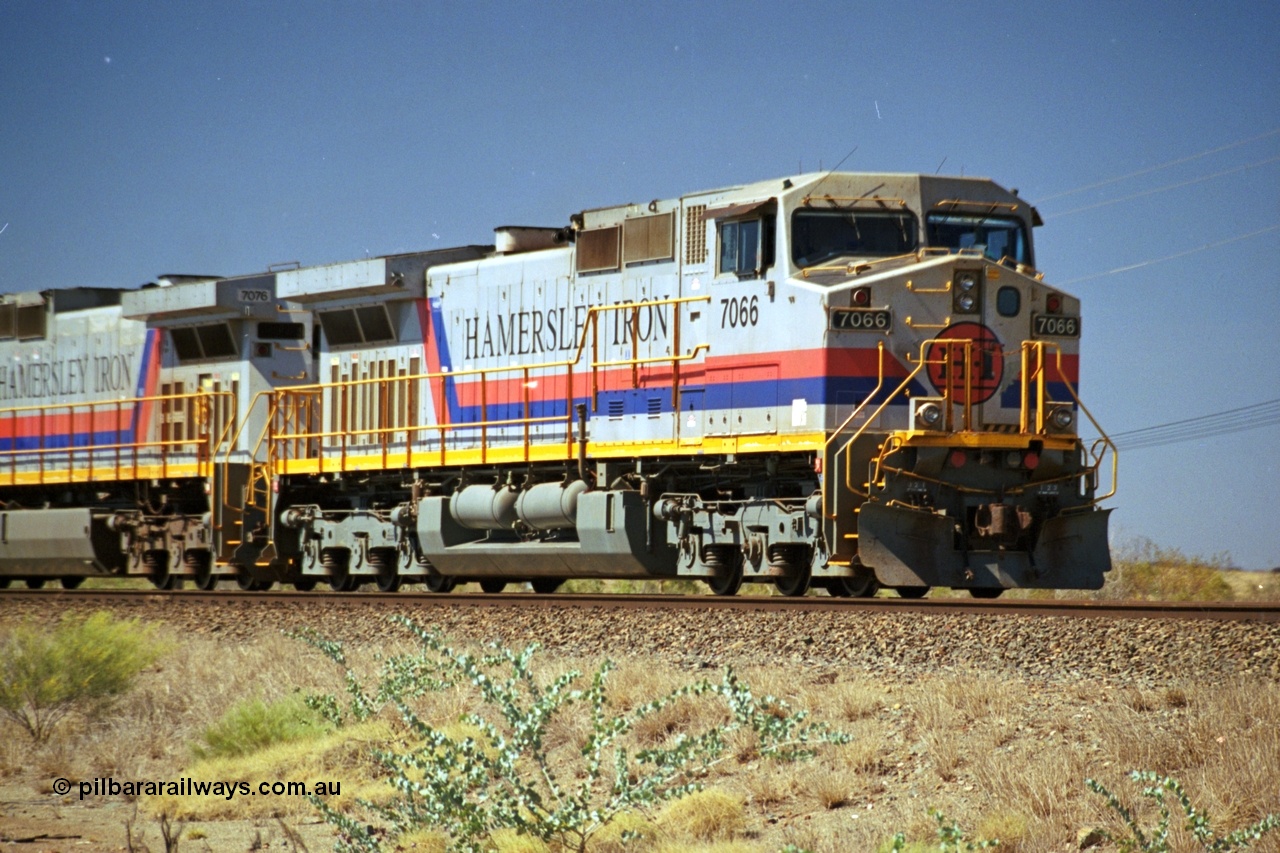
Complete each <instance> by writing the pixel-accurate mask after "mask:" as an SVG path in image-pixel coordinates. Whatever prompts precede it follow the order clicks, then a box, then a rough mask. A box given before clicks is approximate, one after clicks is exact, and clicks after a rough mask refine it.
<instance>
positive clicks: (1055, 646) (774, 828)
mask: <svg viewBox="0 0 1280 853" xmlns="http://www.w3.org/2000/svg"><path fill="white" fill-rule="evenodd" d="M153 601H154V599H153ZM96 609H102V608H101V606H99V605H93V604H92V603H91V602H85V603H81V602H74V603H67V602H61V603H60V604H59V606H58V607H57V608H50V606H49V605H48V604H46V603H44V602H40V601H30V600H26V601H15V600H9V601H6V600H4V598H3V597H2V596H0V629H2V628H4V627H6V626H8V625H11V624H13V623H14V622H15V621H17V620H21V619H24V618H28V617H31V618H36V619H40V620H52V619H54V618H56V617H57V616H58V615H59V614H61V613H62V612H65V611H67V610H70V611H77V610H78V611H82V612H88V611H90V610H96ZM108 609H112V610H114V611H115V612H116V613H117V615H119V616H121V617H131V616H141V617H143V618H144V619H147V620H157V621H161V622H164V623H167V624H168V625H170V626H171V627H172V628H173V629H174V632H175V633H176V634H177V635H178V636H183V635H189V634H201V635H205V636H207V637H210V638H212V639H214V640H215V641H216V642H217V644H218V646H219V647H224V648H228V649H233V648H236V647H243V646H246V645H251V644H253V643H254V642H255V641H261V640H262V638H264V637H267V636H270V635H272V634H275V633H277V632H280V631H288V630H296V629H301V628H310V629H314V630H315V631H316V632H318V633H319V634H320V635H321V636H322V637H325V638H327V639H332V640H339V641H343V642H344V643H348V644H350V645H351V648H352V650H353V652H355V653H356V654H358V655H365V654H369V650H370V649H374V650H376V649H380V648H386V647H390V646H391V645H393V644H394V645H397V646H402V644H403V641H404V640H405V639H406V635H405V633H404V631H403V629H402V628H400V627H399V626H397V625H394V624H391V623H390V622H389V621H388V616H390V615H392V614H403V615H406V616H409V617H411V618H413V619H415V620H416V621H418V622H419V623H420V624H423V625H426V626H429V627H431V628H433V629H435V630H437V631H439V632H441V633H443V634H444V635H445V636H446V637H448V638H449V639H450V640H451V641H454V642H462V643H467V642H498V643H501V644H504V645H507V646H514V647H521V646H523V645H525V644H528V643H531V642H537V643H539V644H540V645H541V646H542V648H543V649H544V652H543V654H542V655H540V657H541V658H542V659H544V660H545V659H547V658H561V657H565V658H575V659H582V658H588V659H598V658H600V657H610V658H613V659H615V660H619V661H621V660H624V659H632V660H644V661H653V662H654V663H656V664H662V665H666V666H672V667H676V668H679V669H683V670H718V669H720V668H721V667H723V666H726V665H732V666H734V667H736V668H739V669H748V668H756V667H764V668H769V669H773V668H776V667H782V668H783V669H787V668H793V669H795V670H796V676H797V683H799V682H803V683H807V684H813V683H819V684H822V683H831V681H833V680H835V679H836V678H837V677H838V678H839V680H841V681H843V680H845V679H849V678H855V679H856V678H870V679H874V680H875V681H876V683H880V684H884V685H885V686H886V693H887V692H888V691H889V690H892V691H893V698H886V699H885V704H884V705H883V706H882V707H880V709H879V710H878V711H877V712H876V716H875V717H874V721H875V723H876V724H877V725H883V726H884V727H885V728H884V729H883V731H884V732H886V733H887V735H886V740H885V746H884V748H885V750H886V753H885V755H884V756H883V757H882V759H881V763H882V764H883V765H884V767H883V768H882V770H881V775H880V776H878V777H877V780H876V781H875V782H874V785H875V787H874V788H873V789H872V793H874V796H873V797H871V799H874V801H875V803H876V804H878V806H879V808H881V809H891V808H901V809H903V811H902V812H901V813H900V814H902V815H909V814H913V813H915V812H920V813H923V811H924V807H925V805H927V804H929V803H931V802H938V801H944V800H943V798H944V797H945V796H949V794H948V792H949V791H951V792H954V791H955V790H957V789H958V790H959V791H960V796H961V797H964V796H973V794H972V793H969V794H965V793H964V792H973V791H974V789H975V782H980V780H974V779H972V778H969V777H968V776H967V775H966V774H965V772H964V770H963V769H962V770H961V771H960V772H959V775H958V776H957V778H956V779H955V780H954V781H953V782H949V783H944V782H940V781H939V779H938V774H937V771H936V770H935V769H934V767H935V766H936V758H935V757H934V756H933V755H932V753H931V748H929V747H926V746H922V745H921V744H920V742H918V741H917V740H916V739H918V738H919V737H920V733H919V732H918V731H916V732H915V733H914V734H912V733H911V732H910V731H908V730H906V729H904V730H903V731H901V732H899V731H898V729H897V728H894V726H899V725H900V724H899V723H897V722H895V720H896V719H897V717H898V715H900V714H902V713H905V711H902V710H899V704H898V703H899V702H901V701H904V700H903V699H899V698H897V697H898V696H899V695H906V696H913V695H919V694H920V692H921V691H924V692H925V693H928V692H929V691H931V690H932V689H934V688H933V685H935V684H937V685H942V684H943V682H945V681H946V680H947V679H948V677H951V676H955V677H961V678H963V677H965V676H976V677H978V678H980V679H987V680H991V681H994V682H998V683H1007V684H1010V685H1020V687H1019V688H1017V689H1020V690H1021V691H1022V693H1023V694H1025V695H1026V696H1027V697H1028V705H1027V708H1026V709H1025V710H1018V711H1017V712H1016V714H1012V715H1011V716H1010V721H1009V726H1008V727H1009V728H1010V731H1011V734H1010V735H1009V736H1008V737H1009V738H1010V739H1011V743H1010V744H1009V745H1008V746H1006V747H1003V748H1004V749H1009V750H1024V749H1025V750H1026V756H1027V760H1029V761H1034V760H1036V759H1035V755H1036V752H1035V748H1036V747H1035V744H1037V743H1039V742H1041V741H1042V739H1043V738H1045V737H1049V738H1052V737H1054V736H1055V732H1051V731H1047V732H1041V731H1039V729H1038V728H1037V726H1039V724H1040V722H1039V721H1040V720H1041V719H1042V718H1043V719H1061V718H1062V717H1063V715H1064V714H1066V715H1071V714H1074V715H1076V716H1080V715H1082V714H1087V713H1091V712H1092V711H1093V710H1097V708H1101V707H1103V706H1101V705H1100V706H1097V708H1095V706H1093V705H1092V704H1091V701H1090V700H1089V699H1086V698H1083V697H1084V696H1086V695H1094V694H1097V695H1101V694H1102V693H1103V692H1117V693H1124V692H1132V691H1133V690H1134V689H1138V690H1155V691H1159V690H1160V689H1161V688H1163V687H1166V686H1167V685H1170V684H1177V683H1185V682H1187V681H1188V680H1194V681H1195V682H1197V683H1199V684H1206V685H1213V684H1215V683H1225V682H1229V681H1235V682H1239V681H1242V680H1243V681H1251V682H1264V683H1277V682H1280V625H1277V624H1264V623H1243V622H1242V623H1231V622H1197V621H1185V620H1165V619H1152V620H1117V619H1101V618H1068V617H1052V618H1040V617H1009V616H998V617H997V616H974V615H937V616H935V615H924V614H901V613H898V614H876V613H865V612H845V613H833V612H821V613H813V612H808V613H805V612H797V613H787V612H749V613H747V612H731V611H726V610H721V609H706V610H670V611H653V610H642V611H634V612H624V611H620V610H616V609H604V608H599V609H596V608H518V609H517V608H499V607H489V606H486V607H475V606H457V607H440V606H420V605H415V604H413V603H412V602H410V601H409V600H408V599H406V601H405V602H404V603H403V604H400V603H397V604H395V605H394V606H381V607H378V606H374V607H371V606H368V605H363V604H357V603H354V602H344V603H334V602H332V601H330V600H326V601H324V602H323V604H321V602H320V600H319V599H317V604H316V606H308V605H305V604H304V605H300V604H298V603H296V602H289V603H276V602H271V601H269V600H263V599H253V598H251V597H246V599H245V600H244V601H243V602H235V603H233V604H229V605H218V606H209V605H207V604H198V603H195V602H184V601H182V600H181V598H180V597H178V598H170V599H166V600H164V601H163V602H160V603H156V604H138V603H116V604H113V605H111V606H110V607H109V608H108ZM912 685H914V686H912ZM1112 688H1115V691H1112V690H1111V689H1112ZM1059 709H1067V710H1066V711H1063V712H1062V713H1057V711H1058V710H1059ZM1152 713H1155V714H1159V715H1169V716H1170V721H1169V723H1168V725H1169V726H1170V727H1171V729H1173V730H1178V729H1179V728H1180V727H1182V726H1183V725H1184V724H1183V723H1181V722H1179V720H1180V718H1178V717H1177V713H1178V712H1177V711H1169V710H1158V711H1154V712H1152ZM899 741H901V742H899ZM1218 742H1219V743H1221V739H1219V741H1218ZM934 746H935V747H936V746H937V744H934ZM965 748H968V747H965ZM962 766H963V765H962ZM1104 766H1105V765H1104ZM45 775H47V774H45ZM39 780H40V773H39V772H36V771H33V773H32V774H31V779H26V778H25V777H21V778H15V779H12V780H10V781H9V782H8V783H7V784H0V829H4V828H5V827H4V824H5V819H4V815H5V813H6V811H8V813H9V815H10V818H11V819H14V818H18V817H19V816H20V815H21V820H20V821H15V823H14V825H13V826H12V827H11V828H13V829H18V828H19V824H20V827H21V829H22V830H23V831H25V832H27V833H28V834H29V835H35V834H38V833H49V834H52V835H53V836H54V837H55V838H56V836H58V835H63V836H68V835H70V836H72V837H73V838H75V839H76V840H70V839H68V840H66V841H61V842H58V841H55V840H53V839H52V838H51V839H49V841H47V842H44V843H41V842H36V843H25V844H13V845H12V846H10V845H8V844H5V843H4V842H3V838H4V837H5V835H6V833H5V832H0V850H8V849H14V850H17V849H21V850H23V851H24V853H26V851H37V850H39V851H44V850H67V849H85V848H84V847H78V848H76V847H75V845H77V844H81V845H82V844H84V843H85V841H84V840H83V839H87V838H97V839H99V840H100V841H101V840H105V839H108V838H109V839H112V841H113V842H114V840H115V839H116V838H117V837H118V836H119V835H120V826H121V825H122V821H123V819H124V817H127V814H126V813H125V811H124V809H125V806H124V804H116V803H106V804H105V805H106V806H107V807H105V808H101V809H98V810H96V811H95V810H88V809H84V808H75V807H74V805H71V806H58V805H56V804H54V803H50V802H49V799H48V796H47V794H42V793H33V789H32V788H31V786H32V785H33V784H35V783H38V782H39ZM871 799H869V800H867V801H866V802H864V804H863V805H862V806H856V805H852V806H849V807H845V808H841V809H836V810H834V811H830V810H822V809H819V810H818V811H816V812H803V813H800V812H797V813H796V814H784V815H781V816H779V815H772V814H763V815H757V816H755V817H753V818H752V820H753V821H755V824H753V825H757V824H758V829H759V831H760V832H761V833H762V834H761V836H760V837H761V839H762V840H772V839H774V838H775V837H776V838H792V837H795V836H794V835H786V834H784V831H785V832H790V833H795V832H799V831H807V832H808V833H809V835H808V836H806V835H803V834H802V835H801V836H800V837H801V838H805V837H814V838H822V837H824V836H825V835H829V834H830V833H832V832H835V831H837V830H838V828H839V827H841V826H849V825H852V824H851V823H850V821H855V822H856V821H857V820H858V818H859V814H865V816H866V818H867V819H869V817H870V814H871V809H872V805H871ZM828 808H830V807H828ZM1270 810H1277V809H1270ZM895 814H898V813H895ZM895 819H898V820H903V818H901V817H897V818H895ZM841 821H843V823H841ZM226 823H227V825H226V826H216V827H215V826H214V825H212V824H209V825H206V828H207V829H208V831H209V832H210V833H214V834H211V835H210V836H209V841H208V842H207V843H206V844H205V845H204V847H203V848H202V847H200V846H199V845H197V846H196V848H195V849H209V848H210V846H212V849H250V848H253V849H257V847H256V846H255V843H254V841H253V839H254V838H255V837H257V836H261V835H263V834H264V833H270V832H271V831H273V827H272V826H270V825H267V826H259V825H257V824H252V823H248V822H246V823H245V824H244V825H243V826H233V825H232V824H233V823H234V822H226ZM805 827H812V828H811V829H807V830H806V829H805ZM301 828H302V829H304V830H305V831H306V832H307V833H308V834H309V835H311V834H312V833H316V834H314V835H311V841H312V844H313V846H312V848H311V849H313V850H320V849H326V848H328V847H329V844H330V842H328V841H327V840H326V834H325V833H324V832H323V831H322V830H323V828H322V827H319V826H314V827H312V826H306V827H301ZM840 831H844V830H840ZM222 833H229V834H227V835H223V834H222ZM8 837H9V838H14V837H17V836H15V835H13V834H9V835H8ZM278 844H279V841H277V844H273V848H274V847H275V846H278ZM778 846H780V844H779V845H774V846H773V847H769V846H768V845H767V844H766V845H765V846H764V847H763V848H762V849H777V847H778ZM184 847H185V845H184ZM104 849H120V847H119V846H117V844H116V843H112V844H108V845H104ZM153 849H155V848H154V847H153ZM814 849H822V850H826V849H828V848H826V847H823V846H822V845H821V844H818V845H816V846H815V847H814ZM1016 849H1018V850H1036V851H1040V850H1053V851H1059V850H1065V849H1077V848H1076V845H1075V844H1073V843H1071V842H1070V841H1067V842H1065V843H1064V841H1063V840H1061V839H1059V840H1057V841H1055V842H1053V843H1051V844H1039V843H1030V844H1026V845H1023V846H1021V847H1018V848H1016ZM1099 849H1106V850H1111V849H1114V848H1111V847H1104V848H1099ZM1260 849H1272V850H1273V849H1275V847H1265V846H1264V847H1263V848H1260Z"/></svg>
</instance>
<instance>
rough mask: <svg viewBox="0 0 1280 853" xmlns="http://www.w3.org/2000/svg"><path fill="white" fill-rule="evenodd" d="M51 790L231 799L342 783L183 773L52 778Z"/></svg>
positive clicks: (318, 790) (303, 793) (332, 791)
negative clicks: (168, 777)
mask: <svg viewBox="0 0 1280 853" xmlns="http://www.w3.org/2000/svg"><path fill="white" fill-rule="evenodd" d="M52 787H53V793H55V794H57V795H58V796H66V795H67V794H70V793H71V792H72V791H73V790H78V791H79V793H80V799H82V800H83V799H85V798H86V797H142V796H146V797H159V796H169V797H221V798H223V799H224V800H231V799H234V798H235V797H255V796H265V797H311V796H315V797H329V796H337V795H338V794H341V793H342V783H341V782H330V781H317V782H310V783H308V782H258V783H252V782H241V781H215V782H205V781H203V780H199V779H192V778H190V777H186V776H184V777H183V778H181V779H177V780H175V781H168V782H159V781H155V780H149V779H147V780H137V779H129V780H126V781H123V782H121V781H117V780H116V779H115V778H114V777H110V776H108V777H106V778H105V779H103V778H98V779H90V780H86V781H83V782H72V781H71V780H70V779H64V778H58V779H54V780H53V786H52Z"/></svg>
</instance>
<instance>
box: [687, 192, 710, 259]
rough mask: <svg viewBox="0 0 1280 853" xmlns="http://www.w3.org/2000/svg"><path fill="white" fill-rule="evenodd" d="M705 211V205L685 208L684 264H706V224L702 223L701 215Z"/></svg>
mask: <svg viewBox="0 0 1280 853" xmlns="http://www.w3.org/2000/svg"><path fill="white" fill-rule="evenodd" d="M706 210H707V206H706V205H705V204H694V205H690V206H689V207H687V208H685V212H684V262H685V263H686V264H705V263H706V262H707V223H705V222H703V221H702V214H703V213H705V212H706Z"/></svg>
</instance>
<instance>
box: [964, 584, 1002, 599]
mask: <svg viewBox="0 0 1280 853" xmlns="http://www.w3.org/2000/svg"><path fill="white" fill-rule="evenodd" d="M969 595H970V596H972V597H973V598H988V599H989V598H999V597H1000V596H1002V595H1004V587H1002V586H982V587H974V588H973V589H970V590H969Z"/></svg>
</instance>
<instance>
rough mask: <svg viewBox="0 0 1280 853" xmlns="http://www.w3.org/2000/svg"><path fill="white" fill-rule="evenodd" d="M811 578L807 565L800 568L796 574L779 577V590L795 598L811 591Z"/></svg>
mask: <svg viewBox="0 0 1280 853" xmlns="http://www.w3.org/2000/svg"><path fill="white" fill-rule="evenodd" d="M810 579H811V575H810V574H809V569H808V568H807V567H806V568H803V569H800V570H799V571H797V572H796V573H795V574H792V575H787V576H786V577H782V578H778V580H777V587H778V592H780V593H782V594H783V595H787V596H791V597H793V598H799V597H800V596H802V595H804V594H805V593H806V592H808V591H809V581H810Z"/></svg>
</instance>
